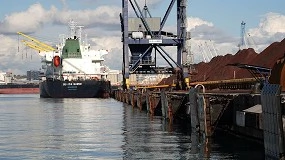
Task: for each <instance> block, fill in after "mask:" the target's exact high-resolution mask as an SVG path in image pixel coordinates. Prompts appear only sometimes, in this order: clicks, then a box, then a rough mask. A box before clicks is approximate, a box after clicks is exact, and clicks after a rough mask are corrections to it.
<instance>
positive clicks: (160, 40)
mask: <svg viewBox="0 0 285 160" xmlns="http://www.w3.org/2000/svg"><path fill="white" fill-rule="evenodd" d="M164 3H167V2H164ZM175 4H176V14H177V16H176V17H177V19H176V20H177V21H176V24H177V33H176V34H173V33H171V32H168V31H164V26H165V24H166V22H167V19H168V17H169V15H170V13H171V11H172V9H173V8H174V6H175ZM186 7H187V0H171V1H170V3H169V6H168V8H167V9H166V13H165V14H164V17H163V18H162V19H161V18H160V17H153V16H152V15H151V14H150V11H149V10H148V7H147V5H146V4H145V6H144V7H143V9H141V7H140V6H139V5H138V2H137V0H122V13H121V14H120V21H121V32H122V42H123V66H122V73H123V88H124V89H128V88H129V76H130V74H156V73H176V74H177V70H180V71H179V72H178V73H179V74H180V76H178V77H179V80H180V81H182V82H185V81H186V82H189V80H186V79H185V81H184V77H185V78H188V71H183V62H182V60H183V59H186V58H185V56H186V54H187V48H186V40H187V35H188V34H187V32H186V27H187V25H186V21H187V17H186ZM130 11H133V12H134V15H135V16H134V17H131V16H130V15H131V14H130ZM189 35H190V34H189ZM168 46H176V48H177V53H176V55H177V56H176V60H174V59H173V58H172V57H171V56H170V54H169V53H167V51H166V50H165V49H164V47H168ZM129 52H130V53H129ZM157 54H159V55H160V56H161V57H162V58H163V59H164V60H165V61H166V62H167V64H168V65H169V66H168V67H163V68H162V67H158V66H157ZM182 72H183V75H182Z"/></svg>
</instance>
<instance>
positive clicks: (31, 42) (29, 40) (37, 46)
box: [17, 32, 56, 52]
mask: <svg viewBox="0 0 285 160" xmlns="http://www.w3.org/2000/svg"><path fill="white" fill-rule="evenodd" d="M17 34H18V35H21V36H23V37H25V38H26V40H22V42H23V44H24V45H26V46H28V47H30V48H32V49H34V50H37V51H39V52H53V51H55V50H56V49H55V48H53V47H52V46H50V45H47V44H45V43H43V42H41V41H39V40H37V39H35V38H33V37H31V36H28V35H26V34H24V33H22V32H17Z"/></svg>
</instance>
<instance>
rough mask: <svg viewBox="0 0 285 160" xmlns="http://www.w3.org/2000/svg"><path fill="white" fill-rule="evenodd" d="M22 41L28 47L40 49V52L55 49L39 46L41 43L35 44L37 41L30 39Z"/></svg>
mask: <svg viewBox="0 0 285 160" xmlns="http://www.w3.org/2000/svg"><path fill="white" fill-rule="evenodd" d="M22 42H23V43H24V44H25V45H26V46H28V47H30V48H32V49H35V50H38V51H39V52H51V51H53V50H50V49H47V48H44V47H41V46H39V45H37V44H35V43H33V42H30V41H26V40H22Z"/></svg>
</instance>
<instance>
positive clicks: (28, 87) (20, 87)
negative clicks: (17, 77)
mask: <svg viewBox="0 0 285 160" xmlns="http://www.w3.org/2000/svg"><path fill="white" fill-rule="evenodd" d="M39 92H40V91H39V83H32V82H30V81H21V82H20V81H14V80H13V77H12V73H11V72H3V73H0V94H38V93H39Z"/></svg>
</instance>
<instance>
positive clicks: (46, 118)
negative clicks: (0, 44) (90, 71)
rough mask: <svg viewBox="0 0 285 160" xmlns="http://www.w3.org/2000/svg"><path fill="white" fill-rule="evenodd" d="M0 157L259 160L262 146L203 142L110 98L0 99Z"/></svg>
mask: <svg viewBox="0 0 285 160" xmlns="http://www.w3.org/2000/svg"><path fill="white" fill-rule="evenodd" d="M0 101H1V103H0V159H11V160H14V159H19V160H20V159H21V160H22V159H57V160H58V159H112V160H113V159H131V160H132V159H264V158H263V157H264V151H263V147H262V145H261V144H257V143H254V142H251V141H248V140H245V139H243V138H238V137H234V136H231V135H229V134H225V133H220V134H219V135H216V136H215V137H213V138H211V139H207V140H205V138H203V137H202V136H201V135H197V134H194V133H192V134H191V132H190V131H189V128H188V127H189V126H187V125H185V123H184V124H181V123H174V124H173V125H171V124H169V123H168V121H166V120H164V119H163V118H162V117H151V116H150V115H148V114H147V113H146V111H139V110H138V109H137V108H132V107H131V106H129V105H126V104H124V103H122V102H118V101H116V100H114V99H71V98H70V99H43V98H39V95H37V94H28V95H21V94H20V95H0Z"/></svg>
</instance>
